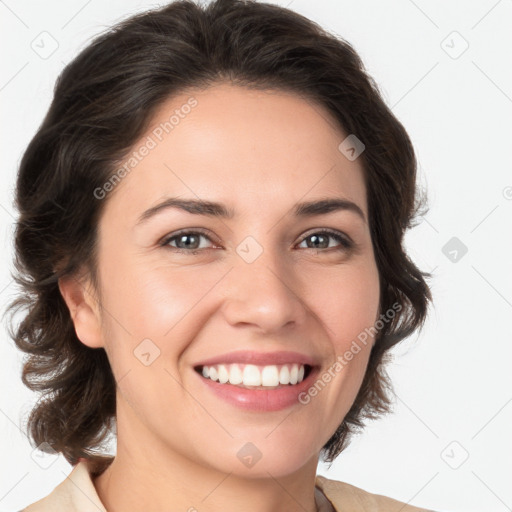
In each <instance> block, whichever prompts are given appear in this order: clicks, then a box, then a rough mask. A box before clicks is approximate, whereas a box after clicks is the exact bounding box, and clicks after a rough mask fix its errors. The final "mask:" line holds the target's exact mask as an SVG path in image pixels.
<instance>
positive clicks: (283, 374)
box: [194, 363, 313, 390]
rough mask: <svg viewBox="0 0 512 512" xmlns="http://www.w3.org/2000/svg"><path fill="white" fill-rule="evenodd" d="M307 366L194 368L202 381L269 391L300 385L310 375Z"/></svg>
mask: <svg viewBox="0 0 512 512" xmlns="http://www.w3.org/2000/svg"><path fill="white" fill-rule="evenodd" d="M312 369H313V367H312V366H310V365H308V364H299V363H288V364H279V365H264V366H262V365H254V364H242V363H230V364H215V365H209V366H195V367H194V370H195V371H196V372H197V373H198V374H199V375H201V377H203V378H204V379H207V380H212V381H214V382H216V383H218V384H226V385H229V386H236V387H239V388H245V389H259V390H271V389H279V388H283V387H290V386H295V385H297V384H300V383H301V382H302V381H303V380H304V379H306V378H307V377H308V375H309V374H310V373H311V371H312Z"/></svg>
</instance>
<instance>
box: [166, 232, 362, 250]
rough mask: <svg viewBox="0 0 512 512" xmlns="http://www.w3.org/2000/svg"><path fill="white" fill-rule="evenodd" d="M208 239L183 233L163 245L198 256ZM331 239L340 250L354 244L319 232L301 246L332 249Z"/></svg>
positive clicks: (338, 234) (334, 233)
mask: <svg viewBox="0 0 512 512" xmlns="http://www.w3.org/2000/svg"><path fill="white" fill-rule="evenodd" d="M201 238H203V239H206V240H209V241H210V242H211V241H212V240H211V238H210V237H209V236H207V235H205V234H204V233H201V232H199V231H182V232H181V233H178V234H176V235H173V236H171V237H169V238H167V239H165V240H164V241H163V242H162V243H161V245H162V246H165V247H170V248H171V249H174V250H175V251H176V252H182V253H189V254H196V253H198V252H201V250H206V249H208V247H204V246H203V247H201V243H200V239H201ZM329 238H330V239H332V240H336V241H337V242H338V243H339V246H338V247H339V250H348V249H350V248H351V247H352V245H353V244H352V242H351V241H350V240H349V239H348V238H347V237H344V236H343V235H341V233H338V232H332V231H317V232H315V233H311V234H309V235H308V236H306V237H305V238H304V239H303V240H302V242H300V243H301V244H302V243H304V242H307V240H311V241H312V242H311V243H309V244H307V245H308V247H305V248H306V249H315V250H318V249H330V248H332V247H333V246H332V245H330V243H329ZM174 241H175V243H176V246H172V245H170V244H171V243H174Z"/></svg>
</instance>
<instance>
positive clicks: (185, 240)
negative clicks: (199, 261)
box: [160, 230, 212, 254]
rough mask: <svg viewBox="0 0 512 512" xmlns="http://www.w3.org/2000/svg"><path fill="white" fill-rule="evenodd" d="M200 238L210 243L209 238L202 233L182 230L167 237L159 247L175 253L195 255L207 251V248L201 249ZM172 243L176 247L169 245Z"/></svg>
mask: <svg viewBox="0 0 512 512" xmlns="http://www.w3.org/2000/svg"><path fill="white" fill-rule="evenodd" d="M201 238H203V239H206V240H209V241H210V242H211V241H212V240H211V238H210V237H209V236H207V235H206V234H204V233H203V232H202V231H191V230H189V231H186V230H182V231H179V232H177V233H173V234H171V235H170V236H167V237H166V238H165V239H164V240H163V241H162V242H161V243H160V245H161V246H162V247H166V248H169V249H171V250H173V251H175V252H180V253H186V254H197V253H199V252H201V251H205V250H208V247H206V248H205V247H204V246H203V247H201ZM174 241H175V243H176V246H172V245H170V244H171V242H172V243H174Z"/></svg>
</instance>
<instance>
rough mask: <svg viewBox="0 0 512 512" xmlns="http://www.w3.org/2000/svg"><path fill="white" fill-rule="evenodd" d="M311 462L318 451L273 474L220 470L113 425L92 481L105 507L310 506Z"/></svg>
mask: <svg viewBox="0 0 512 512" xmlns="http://www.w3.org/2000/svg"><path fill="white" fill-rule="evenodd" d="M124 424H125V425H129V424H130V423H124ZM131 425H133V423H132V424H131ZM199 455H200V454H199ZM317 464H318V457H311V459H310V460H308V461H307V462H306V463H305V464H304V465H303V466H302V467H301V468H299V469H298V470H297V471H294V472H293V473H290V474H288V475H285V476H280V477H279V478H276V477H274V476H272V475H271V474H270V472H268V471H265V472H263V476H261V477H251V475H250V474H249V475H248V476H247V475H243V474H242V475H241V474H237V473H236V471H237V470H238V467H234V468H233V471H231V472H221V471H219V470H218V469H216V468H214V467H211V466H208V465H206V464H205V463H204V461H201V460H200V459H199V460H191V458H190V457H185V455H184V454H181V453H179V452H177V451H175V450H170V448H169V447H168V446H163V445H162V444H159V443H158V442H157V441H155V440H154V439H151V436H150V435H149V434H148V433H147V432H146V433H145V434H144V435H142V437H141V431H138V432H134V430H132V429H130V430H128V431H123V430H120V429H119V428H118V431H117V454H116V457H115V459H114V460H113V462H112V463H111V464H110V465H109V466H108V467H107V469H106V470H105V471H104V472H103V473H101V474H100V475H99V476H98V477H96V478H95V479H94V480H93V483H94V486H95V488H96V491H97V493H98V496H99V498H100V500H101V502H102V503H103V505H104V506H105V508H106V509H107V510H108V512H140V510H151V511H152V512H183V511H187V512H197V511H201V512H220V511H222V512H240V510H244V512H277V511H281V510H286V511H287V512H316V511H317V504H316V500H315V477H316V468H317ZM260 474H261V472H260ZM317 499H318V496H317Z"/></svg>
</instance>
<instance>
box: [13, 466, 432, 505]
mask: <svg viewBox="0 0 512 512" xmlns="http://www.w3.org/2000/svg"><path fill="white" fill-rule="evenodd" d="M315 486H316V488H315V500H316V503H317V506H318V510H319V512H398V511H400V512H433V511H431V510H430V511H429V510H426V509H423V508H417V507H413V506H411V505H407V504H405V503H402V502H400V501H397V500H394V499H391V498H387V497H386V496H381V495H378V494H371V493H369V492H366V491H364V490H363V489H360V488H359V487H355V486H353V485H350V484H347V483H345V482H339V481H337V480H330V479H329V478H325V477H323V476H320V475H317V476H316V479H315ZM20 512H107V510H106V509H105V507H104V505H103V503H102V502H101V501H100V498H99V496H98V494H97V492H96V489H95V487H94V484H93V481H92V478H91V475H90V473H89V468H88V466H87V461H86V460H81V461H80V462H79V463H78V464H77V465H76V466H75V467H74V468H73V470H72V471H71V473H70V474H69V476H68V477H66V479H65V480H64V481H63V482H61V483H60V484H59V485H58V486H57V487H55V489H54V490H53V491H52V492H51V493H50V494H49V495H48V496H45V497H44V498H42V499H40V500H39V501H36V502H35V503H32V504H31V505H29V506H28V507H26V508H24V509H23V510H22V511H20Z"/></svg>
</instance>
